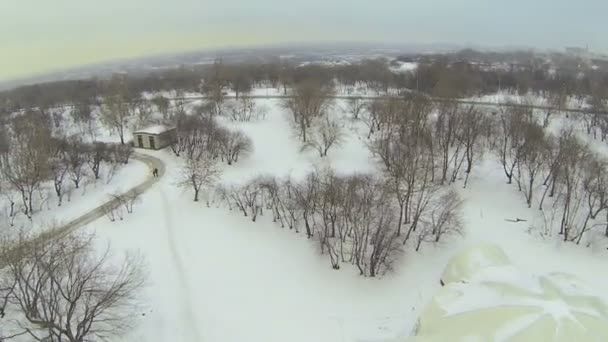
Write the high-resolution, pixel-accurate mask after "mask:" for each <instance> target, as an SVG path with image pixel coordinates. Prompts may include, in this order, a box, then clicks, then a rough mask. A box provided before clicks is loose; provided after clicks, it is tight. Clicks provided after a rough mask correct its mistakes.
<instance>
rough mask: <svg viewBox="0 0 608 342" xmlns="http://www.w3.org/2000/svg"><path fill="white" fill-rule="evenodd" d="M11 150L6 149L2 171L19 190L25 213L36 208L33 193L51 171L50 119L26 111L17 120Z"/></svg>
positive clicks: (29, 214)
mask: <svg viewBox="0 0 608 342" xmlns="http://www.w3.org/2000/svg"><path fill="white" fill-rule="evenodd" d="M12 128H13V129H12V132H13V134H12V137H11V139H10V150H9V151H8V152H7V153H2V155H1V158H2V161H1V166H2V173H3V175H4V178H5V179H6V181H7V182H8V183H9V184H11V186H12V187H13V188H14V189H15V190H17V191H19V193H20V194H21V199H22V201H23V207H24V214H25V215H26V216H28V217H31V216H32V215H33V212H34V207H33V204H34V203H33V195H34V192H36V191H37V190H38V189H39V188H40V186H41V184H42V182H43V181H45V180H46V179H47V178H48V177H49V174H50V169H51V168H50V166H51V165H50V155H51V141H52V139H51V132H50V126H49V122H48V121H47V120H46V118H45V117H43V116H42V115H39V114H37V113H26V114H24V115H23V116H21V117H18V118H16V119H15V121H14V122H13V127H12Z"/></svg>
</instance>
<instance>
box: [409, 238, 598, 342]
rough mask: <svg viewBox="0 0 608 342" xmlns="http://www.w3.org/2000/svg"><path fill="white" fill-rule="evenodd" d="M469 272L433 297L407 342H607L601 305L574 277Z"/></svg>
mask: <svg viewBox="0 0 608 342" xmlns="http://www.w3.org/2000/svg"><path fill="white" fill-rule="evenodd" d="M486 247H487V246H486ZM486 247H483V248H482V249H483V250H486V251H488V250H489V251H492V253H491V255H494V256H497V255H501V257H500V258H502V256H504V253H503V252H502V250H500V248H498V247H495V248H497V249H498V250H499V251H500V253H497V251H496V250H495V248H491V249H488V248H486ZM478 250H479V249H478ZM468 254H473V255H474V254H475V253H470V252H469V253H468ZM504 257H505V258H506V256H504ZM459 258H462V255H460V256H458V257H456V258H455V260H458V259H459ZM500 260H502V261H501V262H506V261H507V259H500ZM460 263H461V261H456V262H453V263H451V264H460ZM472 264H473V263H467V265H468V266H471V265H472ZM482 265H483V264H482ZM448 268H449V267H448ZM469 271H470V273H469V274H468V275H467V278H466V282H458V281H456V282H450V283H447V284H446V286H444V287H442V288H441V290H440V291H439V292H438V293H437V294H436V295H435V297H434V298H433V299H432V301H431V303H430V304H429V306H428V307H427V308H426V309H425V310H424V312H423V313H422V315H421V316H420V318H419V320H418V325H417V328H416V331H415V332H414V334H415V335H416V336H413V337H412V339H410V341H522V342H523V341H526V342H527V341H556V342H561V341H563V342H570V341H577V342H583V341H608V303H607V301H606V299H605V298H602V297H601V296H600V295H597V294H596V293H595V292H594V291H593V290H592V289H591V288H590V287H588V286H587V285H586V284H585V283H583V282H582V281H581V280H579V279H577V278H576V277H575V276H573V275H569V274H565V273H549V274H543V275H535V274H527V273H525V272H523V271H521V270H519V269H517V267H515V266H513V265H509V264H508V263H506V264H503V265H490V266H484V267H482V268H481V269H478V270H477V272H475V271H474V270H473V268H471V269H469Z"/></svg>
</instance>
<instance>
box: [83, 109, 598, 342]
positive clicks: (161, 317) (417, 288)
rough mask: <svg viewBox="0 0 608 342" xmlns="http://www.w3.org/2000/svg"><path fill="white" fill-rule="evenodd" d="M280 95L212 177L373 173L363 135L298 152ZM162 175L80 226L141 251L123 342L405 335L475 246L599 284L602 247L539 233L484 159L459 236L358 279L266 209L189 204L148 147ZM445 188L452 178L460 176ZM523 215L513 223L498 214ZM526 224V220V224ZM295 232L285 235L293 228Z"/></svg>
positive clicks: (165, 156)
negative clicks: (123, 210)
mask: <svg viewBox="0 0 608 342" xmlns="http://www.w3.org/2000/svg"><path fill="white" fill-rule="evenodd" d="M277 101H279V100H260V101H259V104H261V105H266V106H268V108H270V111H269V112H268V114H267V116H266V118H265V119H264V120H262V121H259V122H251V123H238V124H231V125H234V126H236V127H238V128H240V129H242V130H243V131H244V132H245V133H246V134H247V135H249V136H250V137H251V139H252V140H253V144H254V152H253V154H252V155H251V156H249V157H247V158H244V159H242V160H239V162H238V163H236V164H235V165H233V166H230V167H227V168H226V170H225V172H224V173H223V175H222V179H221V182H222V183H224V184H234V183H240V182H243V181H245V180H247V179H249V178H251V177H255V176H257V175H260V174H267V173H270V174H273V175H281V176H287V175H290V176H292V177H295V178H297V177H300V176H302V175H304V174H305V173H306V172H307V171H309V170H311V169H312V168H313V167H315V165H322V164H330V165H331V166H332V167H334V168H335V169H336V170H337V171H338V172H342V173H354V172H373V171H374V170H375V168H376V166H375V164H374V163H373V161H372V159H370V155H369V152H368V151H367V149H366V148H365V138H364V137H363V138H362V137H360V136H359V135H356V134H352V133H351V134H349V136H348V137H347V138H346V141H345V143H344V144H343V145H342V146H341V147H340V148H337V149H334V150H331V151H330V153H329V157H328V158H327V160H323V161H322V160H321V159H320V158H319V157H318V156H317V155H316V153H313V152H312V151H304V152H301V151H300V146H299V144H298V143H297V139H296V138H295V137H294V136H293V131H292V130H291V128H290V126H289V123H288V116H287V114H286V113H283V110H282V109H281V108H280V106H279V105H278V102H277ZM146 153H150V154H152V155H154V156H156V157H158V158H161V159H162V160H164V161H165V163H166V164H167V173H166V175H165V176H164V178H163V179H161V181H160V182H159V183H157V184H156V185H154V186H153V188H151V189H150V190H149V191H148V192H146V193H145V194H144V195H143V196H142V203H141V204H140V205H138V206H136V208H135V213H134V214H133V215H129V216H127V217H125V220H124V221H122V222H114V223H111V222H109V221H108V220H107V219H101V220H98V221H96V222H94V223H92V224H90V225H89V226H88V227H87V229H88V230H91V231H95V232H96V234H97V235H98V236H99V237H101V238H102V240H108V241H110V242H111V244H112V245H113V247H115V248H119V249H135V250H139V251H140V252H141V253H142V254H144V255H145V256H146V259H147V262H148V265H149V271H150V279H149V284H148V286H147V287H146V289H145V291H144V301H145V303H146V308H145V310H144V311H142V312H141V316H140V317H139V319H138V320H139V322H138V323H139V325H138V327H137V328H136V329H134V330H133V331H132V332H131V333H130V334H129V335H128V336H126V337H125V338H124V341H149V342H156V341H221V342H224V341H228V342H229V341H253V342H257V341H260V342H262V341H263V342H267V341H296V342H297V341H319V342H324V341H328V342H329V341H332V342H333V341H349V342H350V341H382V340H384V339H390V338H396V337H405V336H408V335H409V334H410V332H411V330H412V328H413V327H414V325H415V322H416V319H417V317H418V315H419V314H420V313H421V311H422V310H423V309H424V307H425V306H426V305H427V303H428V302H429V301H430V299H431V298H432V296H433V295H434V294H435V293H436V292H437V290H438V289H439V287H440V284H439V278H440V276H441V274H442V272H443V270H444V267H445V265H446V263H447V261H448V260H449V259H450V257H451V256H453V255H454V254H455V253H457V252H458V251H460V250H462V249H463V248H466V247H468V246H472V245H475V244H477V243H486V242H490V243H494V244H497V245H499V246H501V247H502V248H503V249H504V251H505V252H506V254H507V255H508V256H509V257H510V258H511V260H512V261H513V264H514V265H516V266H517V267H519V268H521V269H523V270H525V271H526V272H530V273H532V274H537V273H546V272H551V271H559V272H568V273H571V274H574V275H577V276H579V277H580V278H581V279H583V280H585V281H587V282H588V283H591V284H593V285H594V286H595V287H596V288H598V289H602V288H603V289H605V288H608V274H607V273H606V269H608V253H607V252H606V250H605V248H604V247H602V248H600V247H598V246H592V247H590V248H585V247H582V246H576V245H574V244H572V243H567V244H565V243H562V242H559V241H558V240H556V239H547V240H544V239H543V238H541V237H539V236H538V234H535V233H529V231H531V232H534V231H535V230H534V229H530V228H531V226H534V225H538V224H540V222H539V221H538V210H536V209H528V208H527V207H526V204H525V201H524V200H523V197H522V196H521V194H520V193H518V192H517V189H516V188H515V186H514V185H508V184H506V182H505V178H504V175H503V174H502V170H501V169H500V166H499V165H498V163H497V162H496V161H495V159H494V157H493V156H491V155H487V156H486V157H485V158H484V159H483V161H482V162H481V163H480V164H479V165H476V166H475V170H474V172H473V174H472V176H471V179H470V180H469V186H468V187H467V189H461V190H460V192H461V194H462V196H463V197H464V199H465V205H464V215H465V226H466V233H465V236H464V237H454V238H451V239H449V240H446V241H444V242H443V243H442V244H441V245H440V246H430V245H429V246H425V247H424V248H423V250H422V251H421V252H420V253H416V252H413V251H408V252H407V253H406V254H405V255H403V257H402V260H401V261H400V262H399V263H398V266H397V267H396V270H395V272H394V274H391V275H388V276H385V277H383V278H381V279H371V278H363V277H361V276H359V275H358V271H357V270H355V269H354V268H349V267H348V266H345V267H343V268H342V269H341V270H340V271H334V270H332V269H331V267H329V265H328V262H327V260H326V259H325V258H326V256H322V255H319V253H318V251H317V245H316V244H315V243H314V242H311V241H308V240H307V239H306V237H305V235H304V234H300V235H299V236H298V235H296V234H295V233H294V232H292V231H290V230H288V229H281V228H280V227H279V226H278V225H276V224H274V223H272V222H271V218H270V217H267V216H264V217H262V218H260V219H259V220H258V221H257V222H256V223H252V222H251V221H250V220H249V219H247V218H246V217H243V216H242V215H241V214H239V213H238V212H236V211H233V212H231V211H229V210H228V209H227V208H226V207H224V206H223V205H219V204H215V203H213V204H212V205H211V207H207V206H206V205H205V202H204V201H202V202H200V203H195V202H192V198H191V196H192V194H191V193H190V192H189V191H186V190H183V189H180V188H178V187H177V186H176V177H177V176H176V175H177V174H178V173H179V164H180V160H179V159H177V158H176V157H174V156H173V155H172V154H171V152H170V151H168V150H165V151H153V152H152V151H150V152H146ZM455 186H461V183H458V184H456V185H455ZM516 217H517V218H522V219H527V220H528V221H527V222H520V223H511V222H508V221H507V219H514V218H516ZM532 228H533V227H532ZM294 235H295V236H294Z"/></svg>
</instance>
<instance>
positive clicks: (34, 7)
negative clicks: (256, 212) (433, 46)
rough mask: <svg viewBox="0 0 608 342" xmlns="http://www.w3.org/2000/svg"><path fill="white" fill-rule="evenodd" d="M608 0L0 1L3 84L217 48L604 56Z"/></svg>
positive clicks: (607, 23) (607, 46)
mask: <svg viewBox="0 0 608 342" xmlns="http://www.w3.org/2000/svg"><path fill="white" fill-rule="evenodd" d="M607 12H608V1H605V0H578V1H574V0H535V1H533V2H531V1H529V0H510V1H504V0H459V1H454V0H377V1H369V0H331V1H327V0H290V1H289V2H286V1H284V0H221V1H220V0H104V1H99V2H93V1H87V0H0V46H1V47H2V51H1V54H0V81H7V80H12V79H18V78H24V77H29V76H33V75H36V74H43V73H48V72H52V71H57V70H62V69H70V68H74V67H78V66H83V65H87V64H96V63H100V62H107V61H111V60H116V59H127V58H133V57H142V56H148V55H155V54H171V53H176V52H182V51H184V52H185V51H193V50H200V49H207V48H218V47H238V46H259V45H265V44H276V43H298V42H323V41H349V42H356V41H359V42H370V41H377V42H399V43H453V44H477V45H488V46H509V45H517V46H522V45H523V46H531V47H536V48H562V47H564V46H577V45H578V46H585V45H590V47H591V48H592V49H593V50H596V51H597V50H600V51H601V50H604V51H605V50H606V48H608V43H606V40H605V38H604V35H605V33H606V31H608V22H606V20H605V19H604V17H603V16H604V14H605V13H607Z"/></svg>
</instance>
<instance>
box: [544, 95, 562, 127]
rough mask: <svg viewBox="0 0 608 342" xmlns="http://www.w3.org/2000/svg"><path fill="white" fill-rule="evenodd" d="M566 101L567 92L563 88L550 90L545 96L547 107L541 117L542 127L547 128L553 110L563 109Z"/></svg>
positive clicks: (559, 110)
mask: <svg viewBox="0 0 608 342" xmlns="http://www.w3.org/2000/svg"><path fill="white" fill-rule="evenodd" d="M567 102H568V94H567V93H566V91H565V89H562V90H560V91H558V92H551V93H549V95H548V97H547V107H548V108H547V109H546V112H545V117H544V118H543V128H547V127H548V126H549V122H550V119H551V117H552V116H553V114H554V113H555V112H561V111H562V110H564V108H565V107H566V105H567Z"/></svg>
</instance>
